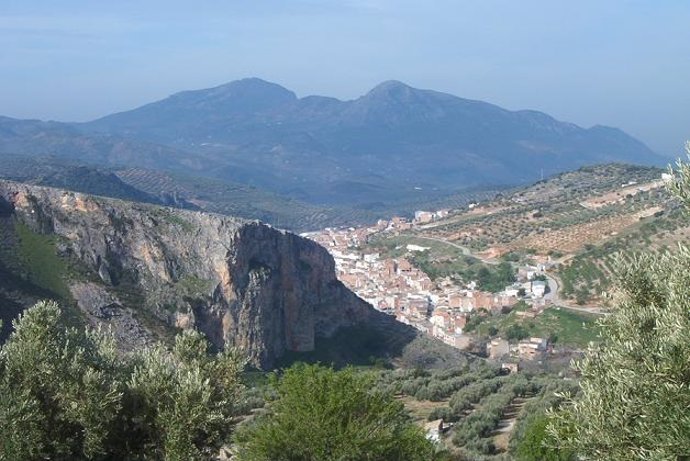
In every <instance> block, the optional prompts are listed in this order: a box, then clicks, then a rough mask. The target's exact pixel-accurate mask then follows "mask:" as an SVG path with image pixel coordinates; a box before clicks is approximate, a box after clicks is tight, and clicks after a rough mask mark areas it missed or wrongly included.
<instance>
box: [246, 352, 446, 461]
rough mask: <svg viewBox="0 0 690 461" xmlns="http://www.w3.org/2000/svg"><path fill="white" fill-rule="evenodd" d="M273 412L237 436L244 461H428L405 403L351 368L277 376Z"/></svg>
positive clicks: (428, 449)
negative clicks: (406, 410)
mask: <svg viewBox="0 0 690 461" xmlns="http://www.w3.org/2000/svg"><path fill="white" fill-rule="evenodd" d="M273 386H274V388H275V390H276V392H277V399H276V400H275V401H274V402H272V403H271V404H270V405H269V407H270V413H269V414H268V415H266V416H264V417H261V418H259V419H258V420H257V421H256V423H255V424H253V425H251V426H248V427H246V428H245V429H244V430H241V431H239V432H238V434H237V437H236V441H237V444H238V453H239V459H240V460H241V461H269V460H270V461H336V460H338V461H384V460H385V461H396V460H399V461H403V460H405V461H415V460H418V461H429V460H431V459H433V456H434V446H433V444H432V443H431V442H429V441H427V440H426V438H425V436H424V434H423V432H422V430H421V429H420V428H418V427H417V426H415V425H414V424H413V423H412V422H411V421H410V420H409V418H408V416H407V413H406V412H405V410H404V408H403V405H402V403H401V402H399V401H397V400H395V398H394V397H393V396H392V395H391V394H390V393H384V392H380V391H378V390H376V388H375V386H374V380H373V378H371V377H369V376H367V375H365V374H363V373H361V372H357V371H355V370H354V369H353V368H346V369H344V370H341V371H335V370H333V369H331V368H326V367H323V366H319V365H305V364H297V365H295V366H293V367H291V368H289V369H288V370H286V371H285V373H284V375H283V376H282V377H280V378H277V377H276V378H274V381H273Z"/></svg>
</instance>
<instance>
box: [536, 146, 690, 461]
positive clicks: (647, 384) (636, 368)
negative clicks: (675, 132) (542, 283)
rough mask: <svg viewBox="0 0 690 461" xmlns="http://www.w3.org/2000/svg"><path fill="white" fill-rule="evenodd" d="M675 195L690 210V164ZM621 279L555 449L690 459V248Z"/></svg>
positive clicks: (628, 266)
mask: <svg viewBox="0 0 690 461" xmlns="http://www.w3.org/2000/svg"><path fill="white" fill-rule="evenodd" d="M686 149H687V150H688V154H689V155H690V144H689V145H688V146H687V147H686ZM671 190H672V191H673V192H675V194H676V195H677V196H678V197H679V198H680V199H681V200H682V201H683V202H684V204H685V205H686V207H688V205H690V166H688V165H687V164H682V163H679V168H678V170H677V172H676V173H675V180H674V181H673V183H672V184H671ZM618 277H619V281H618V283H619V293H617V295H616V300H617V305H618V308H617V309H616V310H615V311H614V312H613V313H612V314H611V315H610V316H608V317H607V318H606V319H604V320H603V321H602V322H601V326H602V328H601V339H602V341H601V344H600V345H599V346H596V347H593V348H591V349H590V350H589V351H588V352H587V353H586V354H585V356H584V358H583V359H582V360H580V361H579V362H577V363H576V365H575V368H576V369H577V370H578V371H579V372H580V373H581V381H580V386H581V392H580V393H579V395H578V397H577V398H572V399H570V400H569V401H568V402H567V403H566V405H565V406H564V407H562V409H561V410H560V411H557V412H555V413H553V414H552V416H551V418H552V421H551V423H550V425H549V427H548V429H547V430H548V432H549V433H550V435H551V438H552V443H553V444H554V445H558V446H565V447H569V448H571V449H573V450H574V451H575V452H577V453H578V455H580V456H581V457H584V458H586V459H618V460H637V459H639V460H682V459H689V457H690V412H688V408H690V249H688V247H686V246H684V245H679V246H678V248H677V249H676V250H675V251H674V252H668V251H667V252H663V253H661V254H642V255H637V256H634V257H633V258H632V261H631V262H629V263H620V269H619V275H618Z"/></svg>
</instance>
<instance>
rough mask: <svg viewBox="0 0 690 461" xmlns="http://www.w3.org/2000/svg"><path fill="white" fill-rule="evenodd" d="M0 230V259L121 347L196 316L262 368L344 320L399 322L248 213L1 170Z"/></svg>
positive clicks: (310, 250) (218, 343)
mask: <svg viewBox="0 0 690 461" xmlns="http://www.w3.org/2000/svg"><path fill="white" fill-rule="evenodd" d="M0 237H2V242H3V252H2V255H1V256H2V258H0V262H1V263H2V265H1V266H0V268H4V269H5V270H8V269H7V268H8V267H10V266H12V264H15V265H16V266H17V267H18V268H21V270H19V269H17V270H15V271H14V273H15V274H16V273H17V271H19V272H20V273H21V276H20V277H19V278H20V279H21V280H23V281H24V282H26V283H27V284H33V285H35V286H36V287H37V288H40V289H42V290H45V291H46V292H50V293H52V294H53V295H55V296H56V297H61V298H62V300H63V301H65V302H67V303H70V302H71V303H72V304H73V305H74V306H77V307H78V308H79V309H78V312H80V313H81V314H83V315H84V317H85V318H86V319H87V320H88V321H89V322H91V323H92V324H99V323H101V324H106V325H109V326H111V327H112V328H113V329H114V331H115V332H116V335H117V337H118V338H119V339H120V341H121V342H122V344H124V345H126V346H127V347H136V346H137V345H139V344H143V343H146V342H149V341H152V340H154V339H158V338H161V337H165V336H166V335H169V334H170V333H171V332H173V331H174V330H175V327H177V328H192V327H195V328H198V329H200V330H201V331H203V332H204V333H205V334H206V335H207V336H208V337H209V339H210V340H211V342H212V344H213V345H214V346H215V347H216V348H218V349H221V348H224V347H227V346H238V347H240V348H242V349H243V350H245V351H246V352H247V354H248V356H249V358H250V360H251V362H252V363H253V364H255V365H257V366H259V367H264V368H266V367H270V366H272V365H273V364H274V363H275V361H276V360H277V359H278V358H280V357H281V356H283V355H284V354H285V353H287V352H288V351H297V352H302V351H311V350H313V349H314V347H315V341H316V340H317V339H318V338H328V337H331V336H332V335H334V334H335V333H336V332H337V331H338V330H339V329H341V328H343V327H349V326H353V325H358V324H367V325H371V324H373V325H387V326H392V327H393V328H402V326H396V325H393V324H394V322H390V320H388V319H387V317H386V316H384V315H383V314H380V313H379V312H377V311H375V310H374V309H372V308H371V307H370V306H369V305H368V304H366V303H365V302H364V301H362V300H360V299H359V298H357V297H356V296H355V295H354V294H353V293H352V292H350V291H349V290H348V289H347V288H345V287H344V286H343V285H342V284H341V283H340V282H339V281H338V280H337V279H336V277H335V270H334V262H333V259H332V258H331V256H330V255H329V254H328V252H327V251H326V250H325V249H324V248H322V247H321V246H319V245H318V244H316V243H314V242H312V241H309V240H306V239H304V238H301V237H299V236H297V235H294V234H290V233H287V232H283V231H280V230H277V229H274V228H272V227H270V226H267V225H264V224H262V223H259V222H255V221H245V220H240V219H235V218H230V217H224V216H218V215H212V214H206V213H198V212H192V211H184V210H178V209H170V208H163V207H157V206H153V205H146V204H140V203H131V202H125V201H120V200H114V199H105V198H100V197H93V196H88V195H84V194H80V193H74V192H68V191H64V190H59V189H52V188H45V187H36V186H29V185H25V184H21V183H15V182H10V181H0ZM49 253H55V254H54V255H51V254H49ZM8 272H12V271H8ZM10 288H12V287H10ZM5 289H8V287H7V286H5ZM0 310H1V306H0ZM405 335H407V336H408V337H410V335H411V333H410V332H409V331H407V330H406V331H405ZM412 336H413V335H412Z"/></svg>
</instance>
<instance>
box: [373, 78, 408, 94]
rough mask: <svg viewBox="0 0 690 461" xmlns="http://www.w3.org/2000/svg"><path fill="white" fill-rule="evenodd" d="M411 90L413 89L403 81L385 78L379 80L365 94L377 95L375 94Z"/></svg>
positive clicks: (398, 92)
mask: <svg viewBox="0 0 690 461" xmlns="http://www.w3.org/2000/svg"><path fill="white" fill-rule="evenodd" d="M412 91H415V89H414V88H412V87H411V86H409V85H406V84H405V83H403V82H401V81H398V80H386V81H385V82H381V83H379V84H378V85H376V86H375V87H374V88H372V89H371V90H370V91H369V92H368V93H367V96H369V95H377V94H386V95H392V94H400V93H407V92H412Z"/></svg>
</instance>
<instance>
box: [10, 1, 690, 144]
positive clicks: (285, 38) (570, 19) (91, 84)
mask: <svg viewBox="0 0 690 461" xmlns="http://www.w3.org/2000/svg"><path fill="white" fill-rule="evenodd" d="M245 77H260V78H263V79H265V80H269V81H272V82H275V83H279V84H281V85H283V86H285V87H287V88H289V89H291V90H293V91H295V92H296V93H297V94H298V96H307V95H310V94H319V95H324V96H334V97H337V98H340V99H354V98H356V97H358V96H360V95H362V94H364V93H366V92H367V91H368V90H369V89H371V88H372V87H374V86H375V85H376V84H378V83H380V82H382V81H384V80H392V79H394V80H400V81H403V82H405V83H407V84H409V85H411V86H414V87H417V88H427V89H434V90H438V91H444V92H448V93H452V94H455V95H457V96H461V97H464V98H469V99H478V100H484V101H487V102H491V103H494V104H497V105H499V106H502V107H505V108H507V109H511V110H518V109H534V110H540V111H544V112H546V113H548V114H550V115H552V116H554V117H556V118H557V119H559V120H564V121H569V122H573V123H576V124H578V125H581V126H584V127H590V126H592V125H596V124H600V125H609V126H615V127H618V128H621V129H623V130H625V131H626V132H628V133H629V134H631V135H633V136H636V137H637V138H639V139H640V140H642V141H643V142H645V143H646V144H647V145H649V146H650V147H651V148H652V149H654V150H655V151H657V152H659V153H661V154H665V155H668V156H673V157H678V156H680V155H681V154H682V146H683V143H684V141H685V140H686V139H690V1H687V0H647V1H642V0H605V1H602V0H578V1H565V0H520V1H516V0H418V1H412V0H197V1H195V2H191V1H179V0H137V1H134V0H117V1H108V0H61V1H59V2H56V1H54V0H2V1H1V2H0V115H5V116H10V117H17V118H36V119H44V120H48V119H50V120H60V121H85V120H90V119H94V118H97V117H100V116H103V115H107V114H109V113H113V112H117V111H123V110H127V109H131V108H134V107H136V106H139V105H142V104H145V103H147V102H152V101H154V100H158V99H161V98H164V97H166V96H168V95H170V94H172V93H175V92H178V91H182V90H189V89H199V88H207V87H212V86H216V85H220V84H223V83H226V82H229V81H232V80H236V79H240V78H245Z"/></svg>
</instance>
